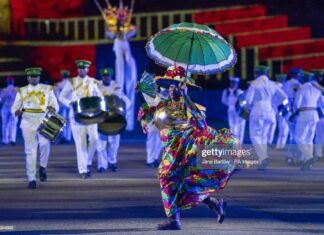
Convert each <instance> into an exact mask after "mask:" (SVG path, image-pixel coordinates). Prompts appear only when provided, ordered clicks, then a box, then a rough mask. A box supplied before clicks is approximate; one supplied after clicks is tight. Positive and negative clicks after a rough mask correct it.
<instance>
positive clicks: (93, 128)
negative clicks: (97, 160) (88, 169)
mask: <svg viewBox="0 0 324 235" xmlns="http://www.w3.org/2000/svg"><path fill="white" fill-rule="evenodd" d="M87 133H88V136H89V146H88V154H87V155H88V165H89V166H91V165H92V159H93V157H94V155H95V153H96V150H97V144H98V139H99V138H98V124H91V125H87Z"/></svg>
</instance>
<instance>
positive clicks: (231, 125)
mask: <svg viewBox="0 0 324 235" xmlns="http://www.w3.org/2000/svg"><path fill="white" fill-rule="evenodd" d="M227 117H228V126H229V129H230V130H231V132H232V133H233V134H234V135H237V133H236V128H235V124H236V123H235V117H236V113H235V112H234V111H228V112H227Z"/></svg>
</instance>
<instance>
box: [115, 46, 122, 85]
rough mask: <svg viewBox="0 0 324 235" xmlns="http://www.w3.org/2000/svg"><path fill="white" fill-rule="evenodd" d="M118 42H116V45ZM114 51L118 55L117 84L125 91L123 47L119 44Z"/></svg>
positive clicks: (116, 64) (116, 63)
mask: <svg viewBox="0 0 324 235" xmlns="http://www.w3.org/2000/svg"><path fill="white" fill-rule="evenodd" d="M115 43H116V42H114V44H115ZM114 51H115V55H116V61H115V72H116V76H115V79H116V82H117V83H118V85H119V86H120V87H121V88H122V90H124V82H125V64H124V53H123V48H122V46H121V45H120V44H119V43H117V44H116V45H114Z"/></svg>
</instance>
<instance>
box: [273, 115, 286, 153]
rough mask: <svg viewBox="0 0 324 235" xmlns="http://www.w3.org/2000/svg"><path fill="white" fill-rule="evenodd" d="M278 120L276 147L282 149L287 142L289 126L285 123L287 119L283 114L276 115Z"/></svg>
mask: <svg viewBox="0 0 324 235" xmlns="http://www.w3.org/2000/svg"><path fill="white" fill-rule="evenodd" d="M277 121H278V129H279V132H278V139H277V146H276V148H277V149H284V148H285V146H286V143H287V139H288V134H289V127H288V123H287V119H286V118H284V117H283V116H277Z"/></svg>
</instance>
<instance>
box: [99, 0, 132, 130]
mask: <svg viewBox="0 0 324 235" xmlns="http://www.w3.org/2000/svg"><path fill="white" fill-rule="evenodd" d="M119 3H120V4H119V7H118V8H115V7H112V6H108V9H105V10H104V19H105V21H106V23H107V30H106V36H107V38H109V39H113V40H114V45H113V51H114V52H115V55H116V62H115V65H116V66H115V71H116V76H115V78H116V82H117V84H118V85H119V86H120V87H121V88H122V90H124V86H126V95H127V97H128V98H129V100H130V104H131V106H130V108H129V110H128V115H127V127H126V130H133V129H134V123H135V90H134V87H135V84H136V81H137V67H136V62H135V59H134V57H133V55H132V51H131V47H130V44H129V41H128V40H129V39H130V38H132V37H134V36H135V35H136V31H137V29H136V27H135V26H134V25H132V24H131V19H132V13H133V3H132V6H131V8H130V9H129V8H128V7H127V6H126V7H124V6H123V2H122V1H120V2H119Z"/></svg>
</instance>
